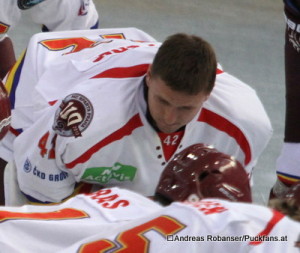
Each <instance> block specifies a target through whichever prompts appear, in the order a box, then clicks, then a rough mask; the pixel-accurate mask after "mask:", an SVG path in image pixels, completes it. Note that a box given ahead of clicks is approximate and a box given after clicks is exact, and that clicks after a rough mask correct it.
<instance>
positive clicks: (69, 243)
mask: <svg viewBox="0 0 300 253" xmlns="http://www.w3.org/2000/svg"><path fill="white" fill-rule="evenodd" d="M299 186H300V185H299ZM299 189H300V187H298V188H294V189H293V191H292V192H291V194H290V195H289V199H285V200H283V202H285V203H291V202H290V201H293V202H294V203H295V202H296V203H297V204H298V206H297V208H298V210H297V211H298V214H299V208H300V201H299V199H300V195H299V193H300V191H299ZM185 198H187V200H185V201H183V202H182V200H184V199H185ZM155 199H156V202H153V201H151V200H150V199H148V198H145V197H143V196H141V195H139V194H137V193H134V192H132V191H128V190H124V189H119V188H105V189H101V190H99V191H97V192H94V193H92V194H85V195H81V194H80V195H76V196H75V197H73V198H71V199H69V200H67V201H66V202H64V203H62V204H59V205H50V206H29V205H25V206H22V207H0V221H1V222H0V245H1V252H3V253H6V252H9V253H16V252H20V251H21V252H22V253H27V252H44V253H47V252H51V253H52V252H65V253H70V252H89V253H94V252H150V253H152V252H158V253H160V252H176V253H177V252H180V253H181V252H191V253H194V252H195V253H196V252H203V253H206V252H209V253H210V252H214V253H221V252H232V253H244V252H255V253H258V252H260V253H265V252H275V253H282V252H289V253H293V252H299V233H300V232H299V226H300V225H299V223H298V222H296V221H293V220H291V219H289V218H288V217H286V216H284V215H283V214H282V213H280V212H278V211H275V210H272V209H269V208H267V207H264V206H259V205H253V204H251V203H246V202H244V201H247V202H249V201H251V192H250V185H249V180H248V175H247V174H246V173H245V170H244V168H243V167H242V166H241V164H240V163H239V162H238V161H237V160H235V159H234V158H233V157H231V156H228V155H225V154H223V153H221V152H219V151H217V150H216V149H214V148H212V147H211V146H207V145H203V144H195V145H192V146H191V147H188V148H186V149H185V150H183V151H182V152H180V153H179V154H178V156H176V158H174V159H172V161H171V162H170V163H169V164H168V165H167V167H166V168H165V170H164V172H163V173H162V175H161V178H160V180H159V183H158V185H157V188H156V197H155ZM165 200H168V202H169V203H170V202H173V203H171V204H170V205H167V206H166V207H163V206H161V205H160V203H164V204H165V203H166V201H165ZM295 206H296V205H295V204H294V207H295ZM298 218H299V217H298Z"/></svg>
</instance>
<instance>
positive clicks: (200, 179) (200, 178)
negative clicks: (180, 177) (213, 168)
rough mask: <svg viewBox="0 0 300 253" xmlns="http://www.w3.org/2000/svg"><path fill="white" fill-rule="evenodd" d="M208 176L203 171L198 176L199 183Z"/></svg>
mask: <svg viewBox="0 0 300 253" xmlns="http://www.w3.org/2000/svg"><path fill="white" fill-rule="evenodd" d="M208 175H209V172H208V171H203V172H202V173H201V174H200V176H199V181H203V180H204V179H205V178H206V177H207V176H208Z"/></svg>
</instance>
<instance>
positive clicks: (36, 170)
mask: <svg viewBox="0 0 300 253" xmlns="http://www.w3.org/2000/svg"><path fill="white" fill-rule="evenodd" d="M33 175H35V176H37V177H39V178H41V179H45V178H46V174H45V173H44V172H41V171H39V170H38V169H37V168H36V167H34V169H33Z"/></svg>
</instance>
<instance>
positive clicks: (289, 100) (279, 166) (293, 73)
mask: <svg viewBox="0 0 300 253" xmlns="http://www.w3.org/2000/svg"><path fill="white" fill-rule="evenodd" d="M284 13H285V21H286V29H285V49H284V52H285V87H286V115H285V132H284V143H283V145H282V149H281V152H280V155H279V157H278V159H277V163H276V172H277V181H276V183H275V185H274V187H273V189H272V190H271V194H270V198H274V197H279V196H281V195H283V194H285V192H286V191H287V190H288V188H289V187H290V186H291V185H292V184H294V183H295V182H298V181H300V169H299V164H300V131H299V130H300V118H299V108H300V85H299V80H300V1H299V0H285V1H284Z"/></svg>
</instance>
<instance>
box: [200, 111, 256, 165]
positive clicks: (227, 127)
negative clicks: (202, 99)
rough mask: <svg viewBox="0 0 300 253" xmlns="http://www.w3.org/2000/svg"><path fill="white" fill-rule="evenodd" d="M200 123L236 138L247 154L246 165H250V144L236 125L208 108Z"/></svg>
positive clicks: (202, 114)
mask: <svg viewBox="0 0 300 253" xmlns="http://www.w3.org/2000/svg"><path fill="white" fill-rule="evenodd" d="M198 121H199V122H204V123H207V124H209V125H211V126H212V127H214V128H216V129H218V130H219V131H222V132H225V133H227V134H228V135H229V136H231V137H232V138H234V139H235V140H236V142H237V143H238V144H239V146H240V147H241V149H242V150H243V152H244V153H245V161H244V163H245V165H247V164H249V162H250V161H251V156H252V155H251V148H250V144H249V142H248V140H247V138H246V136H245V135H244V133H243V132H242V131H241V130H240V129H239V128H238V127H237V126H236V125H234V124H233V123H231V122H230V121H229V120H227V119H225V118H224V117H222V116H221V115H218V114H216V113H215V112H213V111H210V110H208V109H206V108H203V109H202V111H201V113H200V115H199V118H198Z"/></svg>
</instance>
